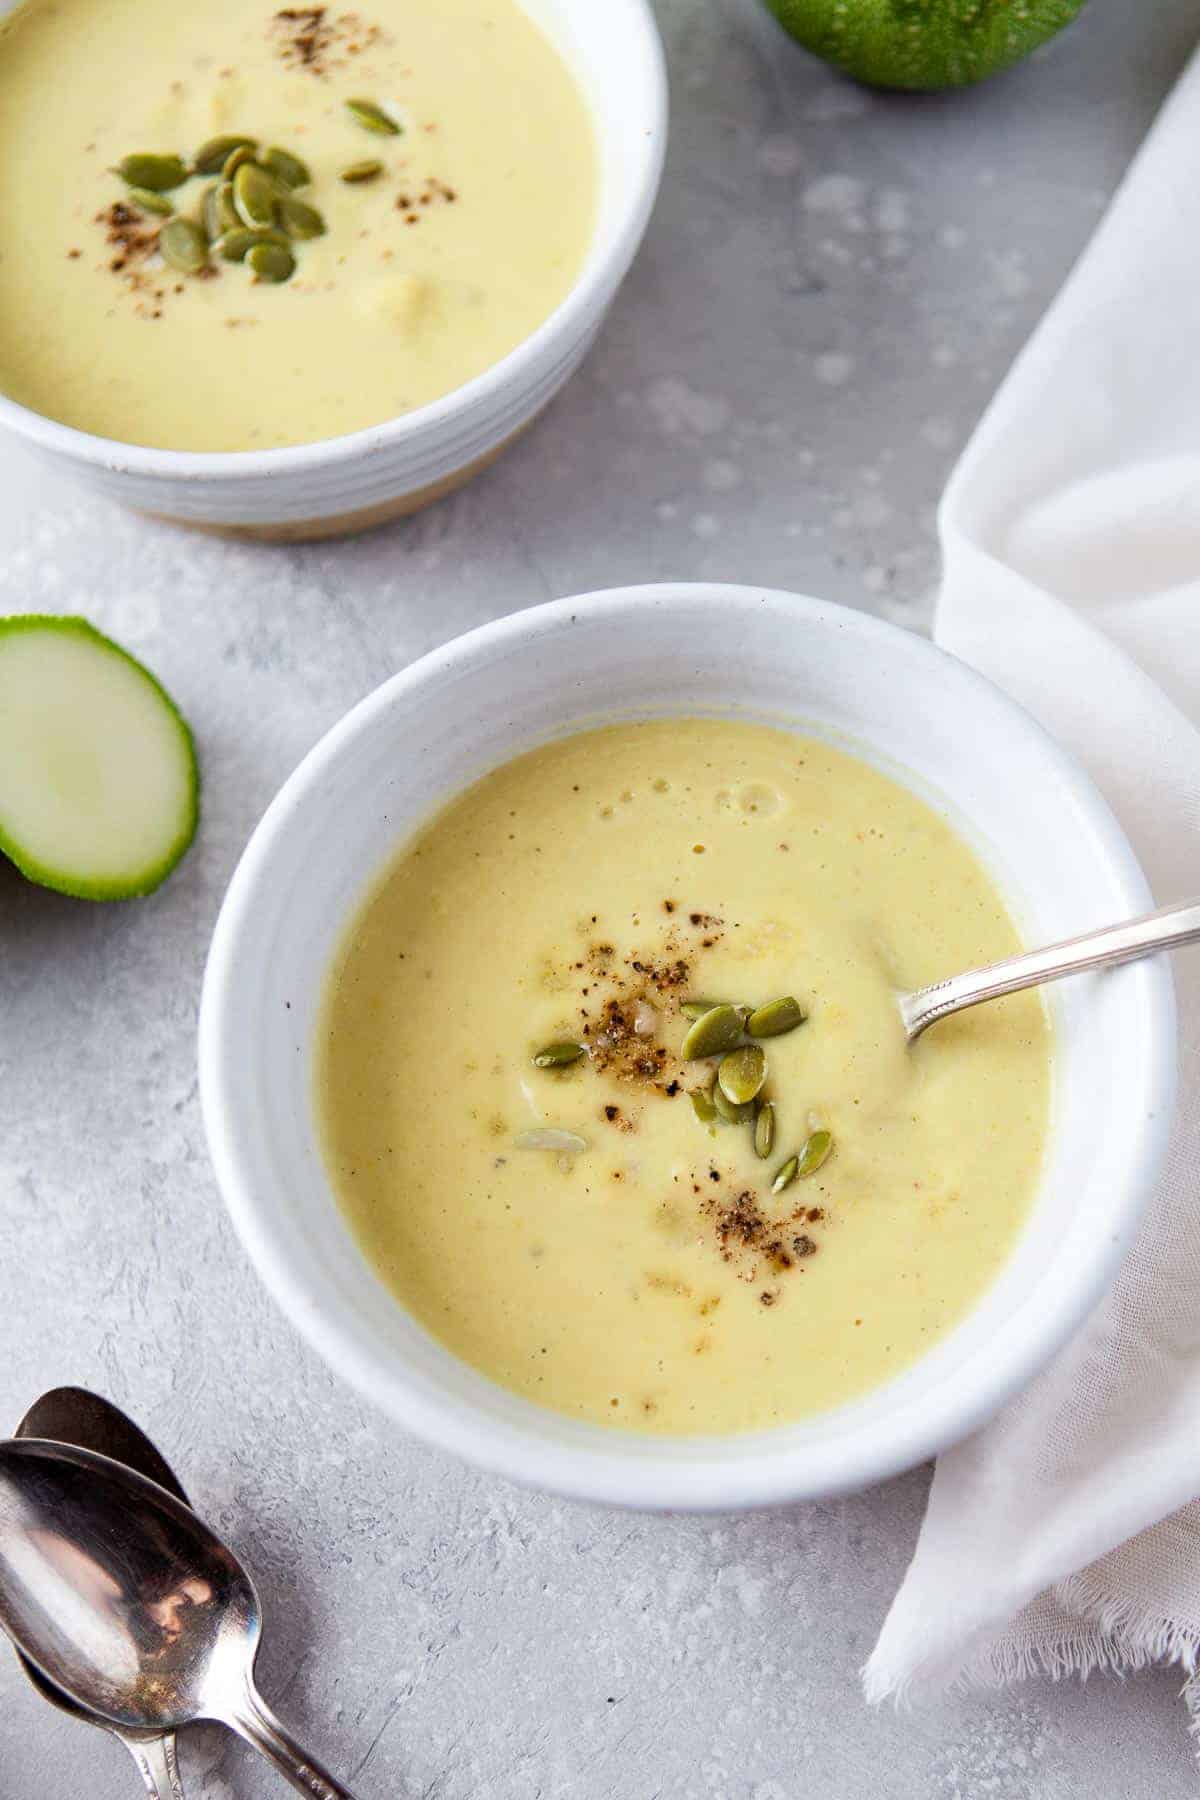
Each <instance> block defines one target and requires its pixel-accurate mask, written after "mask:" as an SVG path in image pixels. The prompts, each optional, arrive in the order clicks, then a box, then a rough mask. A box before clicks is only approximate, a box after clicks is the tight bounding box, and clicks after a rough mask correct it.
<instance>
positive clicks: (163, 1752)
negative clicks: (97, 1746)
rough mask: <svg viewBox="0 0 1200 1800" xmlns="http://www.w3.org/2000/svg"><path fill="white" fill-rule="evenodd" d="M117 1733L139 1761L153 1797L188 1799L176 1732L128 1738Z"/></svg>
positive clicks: (119, 1732) (147, 1790)
mask: <svg viewBox="0 0 1200 1800" xmlns="http://www.w3.org/2000/svg"><path fill="white" fill-rule="evenodd" d="M113 1736H114V1737H119V1738H120V1740H121V1742H122V1743H123V1744H124V1746H125V1748H126V1749H127V1750H128V1752H129V1754H130V1756H132V1758H133V1760H134V1762H135V1763H136V1764H137V1767H138V1774H139V1775H140V1776H141V1778H142V1780H143V1781H144V1782H145V1784H146V1792H147V1793H148V1794H149V1796H150V1800H184V1796H183V1783H182V1781H181V1780H180V1778H179V1758H178V1757H177V1756H176V1754H175V1733H174V1732H173V1731H164V1732H163V1734H162V1736H161V1737H126V1736H125V1734H124V1732H121V1731H116V1732H114V1733H113Z"/></svg>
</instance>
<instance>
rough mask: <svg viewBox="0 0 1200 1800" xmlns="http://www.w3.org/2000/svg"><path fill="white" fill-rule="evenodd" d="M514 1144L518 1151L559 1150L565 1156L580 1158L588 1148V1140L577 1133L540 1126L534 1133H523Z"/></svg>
mask: <svg viewBox="0 0 1200 1800" xmlns="http://www.w3.org/2000/svg"><path fill="white" fill-rule="evenodd" d="M513 1143H514V1144H515V1145H516V1147H517V1149H518V1150H557V1151H558V1152H559V1153H560V1155H564V1156H578V1155H579V1153H580V1151H582V1150H586V1149H587V1147H588V1141H587V1139H586V1138H585V1137H581V1136H580V1135H579V1133H578V1132H577V1131H563V1130H561V1129H560V1127H559V1126H557V1125H538V1126H535V1128H534V1129H533V1130H532V1131H522V1132H520V1133H519V1134H518V1135H517V1136H516V1137H515V1138H514V1139H513Z"/></svg>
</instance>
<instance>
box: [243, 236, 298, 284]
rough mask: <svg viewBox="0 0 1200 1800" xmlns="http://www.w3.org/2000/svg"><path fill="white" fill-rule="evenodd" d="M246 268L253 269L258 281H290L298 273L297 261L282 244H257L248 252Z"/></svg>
mask: <svg viewBox="0 0 1200 1800" xmlns="http://www.w3.org/2000/svg"><path fill="white" fill-rule="evenodd" d="M246 267H247V268H248V269H253V271H254V279H255V280H256V281H273V282H280V281H290V280H291V279H292V276H293V275H294V274H295V273H296V259H295V257H294V256H293V255H292V253H291V251H290V250H285V249H284V248H283V246H282V245H281V244H255V246H254V248H253V249H252V250H247V252H246Z"/></svg>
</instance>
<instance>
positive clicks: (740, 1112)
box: [711, 1081, 754, 1125]
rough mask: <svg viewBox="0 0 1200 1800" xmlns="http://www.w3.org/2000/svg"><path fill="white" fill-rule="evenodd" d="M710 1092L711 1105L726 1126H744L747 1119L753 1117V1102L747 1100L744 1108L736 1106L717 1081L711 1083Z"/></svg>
mask: <svg viewBox="0 0 1200 1800" xmlns="http://www.w3.org/2000/svg"><path fill="white" fill-rule="evenodd" d="M711 1092H712V1103H713V1105H714V1106H715V1107H716V1109H717V1115H718V1117H719V1118H722V1119H724V1121H725V1123H726V1124H727V1125H744V1124H745V1123H746V1121H747V1120H748V1119H752V1118H753V1117H754V1102H753V1100H747V1101H746V1103H745V1105H744V1106H739V1105H737V1104H736V1102H734V1101H733V1100H731V1099H730V1098H729V1095H728V1094H727V1093H726V1092H725V1089H724V1088H723V1087H722V1086H721V1084H720V1082H719V1081H714V1082H713V1085H712V1090H711Z"/></svg>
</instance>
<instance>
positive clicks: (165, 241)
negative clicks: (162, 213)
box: [158, 218, 208, 275]
mask: <svg viewBox="0 0 1200 1800" xmlns="http://www.w3.org/2000/svg"><path fill="white" fill-rule="evenodd" d="M158 247H159V249H160V251H161V252H162V259H163V261H164V262H165V263H166V264H167V265H168V267H169V268H172V269H178V270H179V272H180V273H181V274H182V275H198V274H199V273H200V270H201V269H202V268H203V267H204V265H205V264H206V263H207V261H208V241H207V239H206V238H205V236H204V233H203V232H202V231H201V229H200V227H199V226H198V225H197V224H195V223H194V222H193V221H192V220H191V219H180V218H174V219H168V220H167V222H166V224H165V225H164V226H163V228H162V230H161V231H160V232H159V234H158Z"/></svg>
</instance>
